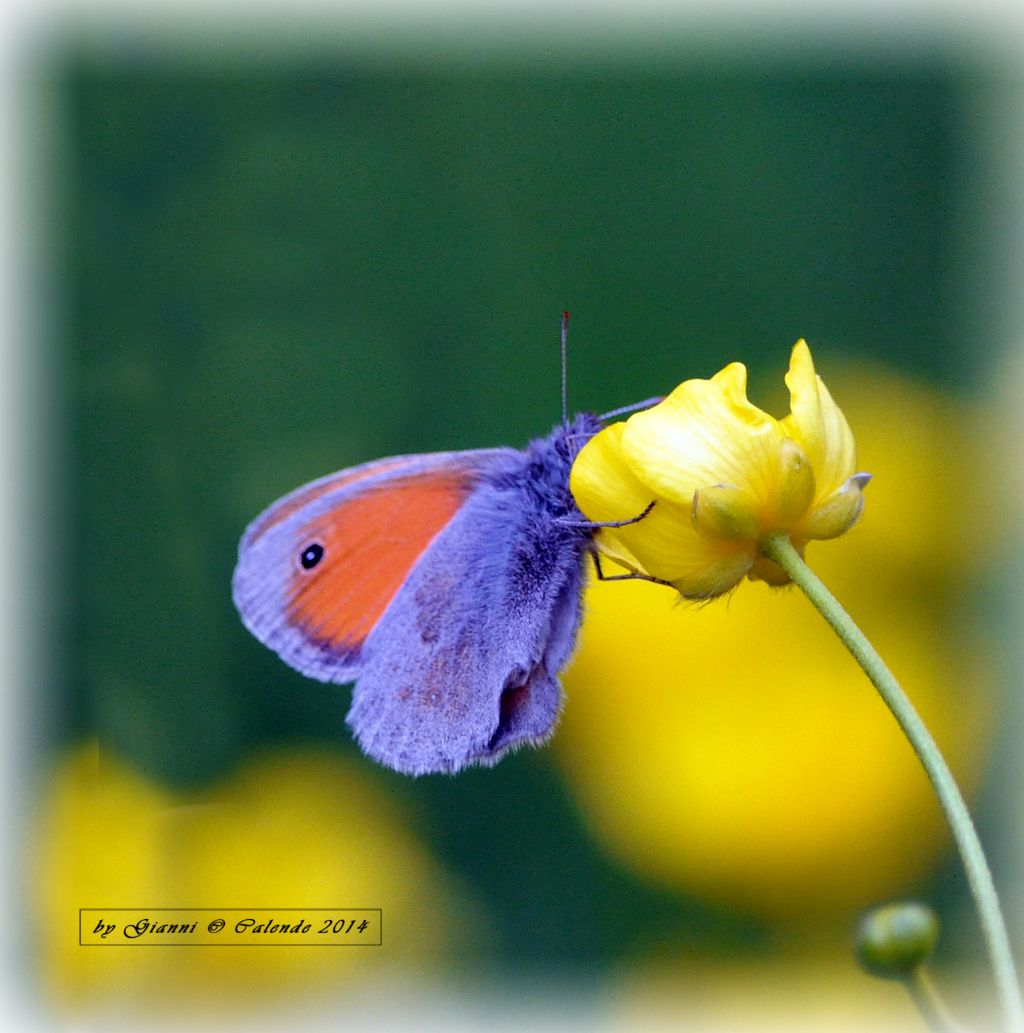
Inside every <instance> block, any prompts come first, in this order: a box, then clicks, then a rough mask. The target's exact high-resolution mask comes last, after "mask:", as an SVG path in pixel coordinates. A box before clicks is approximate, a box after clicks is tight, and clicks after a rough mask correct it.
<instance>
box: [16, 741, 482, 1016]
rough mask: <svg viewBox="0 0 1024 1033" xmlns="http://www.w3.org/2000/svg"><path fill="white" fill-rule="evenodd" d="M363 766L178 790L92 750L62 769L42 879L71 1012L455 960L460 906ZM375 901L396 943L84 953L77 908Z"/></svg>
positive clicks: (286, 769)
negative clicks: (450, 956) (450, 955)
mask: <svg viewBox="0 0 1024 1033" xmlns="http://www.w3.org/2000/svg"><path fill="white" fill-rule="evenodd" d="M409 825H410V822H409V820H408V817H407V816H406V815H404V814H403V813H402V812H401V810H400V809H399V808H398V807H396V806H395V805H394V804H393V802H392V801H391V800H390V799H389V798H388V797H387V796H386V795H385V794H384V793H383V792H382V791H381V789H380V787H379V786H378V785H376V784H375V783H374V781H373V778H372V775H371V776H368V775H367V769H366V766H365V765H352V764H349V763H348V762H347V761H346V760H344V759H342V758H340V757H337V756H335V755H333V754H330V753H328V752H326V751H321V750H306V751H299V750H294V749H293V750H287V751H271V752H267V753H265V754H263V755H260V756H257V757H256V758H254V759H253V760H252V761H251V762H249V763H247V764H246V765H244V766H243V767H242V768H241V769H240V770H238V771H237V772H236V773H235V774H233V775H232V776H230V777H229V778H226V779H225V780H223V781H222V782H220V783H218V784H216V785H214V786H213V787H211V788H210V789H208V790H205V791H203V792H201V793H200V792H192V793H187V794H186V793H171V792H169V791H167V790H164V789H161V788H159V787H158V786H156V785H155V784H153V783H151V782H150V781H148V780H147V779H145V778H143V777H141V776H140V775H139V774H138V773H136V772H135V771H133V770H132V768H131V767H129V766H128V765H127V764H125V763H123V762H122V761H120V760H118V759H117V758H115V757H111V756H110V755H109V754H108V753H106V752H104V754H103V756H102V759H101V758H100V755H99V751H98V749H97V747H96V745H95V744H90V745H87V746H83V747H80V748H78V749H76V750H74V751H72V752H70V753H69V754H67V755H66V756H65V757H64V758H63V760H62V761H61V762H60V763H59V764H58V765H57V766H56V768H55V770H54V771H53V774H52V777H51V779H50V783H49V786H48V790H47V793H46V796H45V803H44V808H43V813H42V815H41V821H40V826H39V834H38V839H37V859H36V863H35V866H34V871H35V877H34V882H35V894H36V913H37V916H38V923H37V928H38V942H39V949H40V952H41V960H42V967H43V972H44V975H45V979H46V982H47V984H48V986H49V988H50V990H51V992H52V996H53V997H54V998H55V1000H57V1001H58V1002H60V1003H62V1004H64V1005H65V1006H68V1007H72V1008H75V1007H87V1006H99V1007H106V1008H109V1007H111V1006H114V1007H116V1008H118V1009H121V1008H124V1007H130V1006H131V1004H132V1002H135V1003H136V1004H138V1003H142V1004H144V1005H146V1006H148V1005H149V1004H151V1003H154V1002H157V1003H159V1004H161V1005H162V1006H171V1005H174V1006H177V1007H187V1006H189V1005H190V1004H196V1003H202V1002H207V1003H210V1002H214V1003H215V1002H218V1001H221V1002H224V1003H237V1002H239V1001H246V1000H260V999H264V1000H265V999H266V998H267V997H268V996H272V995H281V994H287V993H291V994H293V995H294V994H295V993H297V992H299V991H302V993H303V1001H304V1002H305V1003H307V1004H308V1003H309V1001H310V996H309V994H310V991H313V992H315V993H321V994H327V993H329V992H334V991H336V990H337V989H338V987H339V986H341V985H345V984H351V982H352V980H354V979H356V978H359V979H361V980H366V979H368V978H378V977H380V976H381V975H382V974H386V975H387V976H390V977H394V978H409V977H410V976H415V975H416V974H417V973H418V972H421V971H423V970H430V969H431V968H432V967H433V966H434V965H435V964H436V963H437V962H438V961H439V960H443V958H444V957H445V956H446V954H447V953H448V952H449V949H450V946H451V944H452V941H453V937H454V936H456V935H457V930H458V927H459V925H460V918H459V915H460V914H461V913H462V911H461V910H460V909H462V908H463V901H462V900H461V897H460V895H459V893H458V892H456V891H455V890H454V888H453V886H452V883H451V881H450V880H449V879H448V878H447V877H446V876H445V875H444V874H443V873H442V872H441V871H439V870H438V868H437V867H436V865H435V864H434V863H433V862H432V860H431V859H430V857H429V856H428V855H427V854H426V853H425V852H424V851H423V849H422V848H421V847H420V845H419V844H418V843H417V841H416V839H415V836H414V835H413V834H412V833H411V832H410V829H409ZM324 906H338V907H373V908H381V909H383V924H384V944H385V946H384V948H382V949H377V948H372V949H371V948H366V949H359V948H339V947H308V948H303V949H298V948H277V947H266V948H259V949H254V948H252V947H226V946H225V947H202V946H171V947H159V946H150V947H82V946H79V943H78V909H79V908H83V907H85V908H96V907H101V908H115V907H132V908H136V907H154V908H156V907H174V908H182V907H204V908H210V907H214V908H217V907H223V908H239V907H253V908H256V907H263V908H281V907H294V908H298V907H318V908H322V907H324Z"/></svg>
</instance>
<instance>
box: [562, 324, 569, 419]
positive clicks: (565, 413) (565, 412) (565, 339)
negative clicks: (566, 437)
mask: <svg viewBox="0 0 1024 1033" xmlns="http://www.w3.org/2000/svg"><path fill="white" fill-rule="evenodd" d="M568 359H569V313H568V312H564V311H563V312H562V426H563V427H565V428H566V429H568V427H569V405H568V400H567V395H568V388H567V379H568V378H567V375H566V367H567V365H568Z"/></svg>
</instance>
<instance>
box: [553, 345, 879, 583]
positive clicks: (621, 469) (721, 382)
mask: <svg viewBox="0 0 1024 1033" xmlns="http://www.w3.org/2000/svg"><path fill="white" fill-rule="evenodd" d="M746 376H747V371H746V369H745V368H744V367H743V366H742V365H741V364H740V363H738V362H734V363H731V364H730V365H728V366H726V367H725V369H723V370H722V371H721V372H720V373H717V374H716V375H715V376H714V377H712V378H711V379H710V380H687V381H685V382H684V383H682V384H680V385H679V387H677V388H676V389H675V390H674V391H673V392H672V393H671V394H670V395H669V396H668V397H667V398H665V399H664V400H663V401H662V402H660V403H659V404H658V405H656V406H654V407H653V408H651V409H647V410H644V411H643V412H639V413H636V414H635V415H633V416H632V417H630V419H628V420H627V421H625V422H624V423H617V424H612V425H611V426H609V427H606V428H605V429H604V430H602V431H600V432H598V433H597V434H596V435H594V437H593V438H591V439H590V441H588V442H587V444H586V445H585V446H584V447H583V449H582V450H581V451H580V454H579V455H578V456H577V457H576V461H575V463H574V464H573V468H572V473H571V475H570V481H569V484H570V488H571V490H572V493H573V496H574V497H575V499H576V503H577V505H578V506H579V507H580V510H581V511H582V512H583V513H584V515H585V516H587V517H588V518H589V519H591V520H595V521H610V520H621V519H626V518H629V517H631V516H634V515H635V514H637V513H639V512H642V511H643V510H644V508H645V507H646V506H648V505H649V504H650V502H651V501H652V500H653V501H655V502H656V505H655V506H654V507H653V509H652V510H651V511H650V514H649V515H648V516H646V517H644V519H642V520H639V521H637V522H636V523H632V524H629V525H628V526H625V527H619V528H604V529H602V530H601V531H600V532H599V533H598V536H597V539H596V540H597V545H598V548H599V549H601V551H602V552H604V553H605V554H606V555H608V556H609V557H611V558H613V559H617V560H618V561H619V562H625V563H626V564H627V566H628V567H629V568H630V569H632V570H634V571H636V572H637V573H640V574H646V575H648V576H650V577H653V578H657V579H658V580H661V581H667V582H669V583H671V584H673V585H674V586H675V587H676V588H678V590H679V591H680V592H681V593H682V594H683V595H684V596H686V597H688V598H700V599H706V598H712V597H714V596H716V595H721V594H722V593H723V592H727V591H729V589H731V588H732V587H734V586H735V585H736V584H738V583H739V581H741V580H742V579H743V577H744V576H747V575H749V576H750V577H751V578H756V579H760V580H763V581H767V582H768V583H769V584H785V583H786V581H787V580H788V579H787V578H786V576H785V574H783V572H782V571H781V570H780V569H779V568H778V567H777V566H776V565H775V564H774V563H771V562H770V561H768V560H766V559H765V558H764V557H762V556H761V555H760V551H759V544H760V542H761V541H762V540H763V539H764V538H765V537H766V536H767V535H769V534H772V533H777V532H779V531H782V532H785V533H787V534H789V536H790V538H791V539H792V541H793V543H794V545H796V547H797V548H798V549H801V550H802V549H803V546H804V545H805V544H806V542H807V541H809V540H811V539H824V538H834V537H836V536H837V535H840V534H842V533H843V532H845V531H847V530H848V529H849V528H850V527H851V526H852V525H853V523H854V522H855V521H856V519H857V517H858V516H859V515H860V512H861V509H862V508H863V504H864V500H863V495H862V489H863V487H864V485H865V484H866V483H867V481H868V479H869V477H868V475H867V474H860V473H856V472H855V450H854V441H853V434H852V433H851V431H850V428H849V426H848V425H847V422H846V419H845V417H844V416H843V414H842V412H841V411H840V409H839V407H838V406H837V405H836V404H835V402H834V401H833V400H832V396H831V395H830V394H829V393H828V389H827V388H826V387H825V385H824V383H822V381H821V379H820V378H819V377H818V376H817V374H816V373H815V371H814V363H813V361H812V359H811V353H810V349H809V348H808V347H807V345H806V344H805V343H804V342H803V341H798V342H797V344H796V346H795V347H794V348H793V353H792V356H791V359H790V365H789V373H788V374H787V376H786V383H787V385H788V387H789V392H790V405H791V412H790V413H789V415H788V416H786V417H784V418H783V419H781V420H776V419H775V418H774V417H772V416H769V415H768V414H767V413H765V412H763V411H762V410H761V409H759V408H757V406H755V405H753V404H752V403H751V402H750V401H749V400H748V398H747V395H746Z"/></svg>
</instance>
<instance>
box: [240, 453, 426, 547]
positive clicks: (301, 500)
mask: <svg viewBox="0 0 1024 1033" xmlns="http://www.w3.org/2000/svg"><path fill="white" fill-rule="evenodd" d="M408 462H409V460H408V458H402V459H381V460H379V461H378V462H376V463H373V464H372V465H370V466H368V467H367V468H366V469H365V470H356V471H355V473H347V474H341V475H340V476H338V477H331V478H327V479H326V480H324V481H322V482H321V483H318V484H310V485H307V486H306V487H305V488H300V489H299V490H298V491H296V492H294V493H293V494H292V495H290V496H289V497H288V498H286V499H285V500H284V501H283V502H280V503H278V504H277V505H276V506H272V507H271V509H270V511H269V512H268V513H267V514H266V515H265V516H264V517H263V519H262V520H261V521H260V522H259V523H258V524H256V525H255V526H254V527H253V529H252V530H251V531H250V532H249V537H248V544H250V545H251V544H252V543H253V542H255V541H256V539H257V538H261V537H262V536H263V535H265V534H266V533H267V531H269V530H270V529H271V528H272V527H277V525H278V524H280V523H282V522H283V521H284V520H286V519H287V518H288V517H290V516H291V515H292V513H297V512H298V511H299V510H300V509H302V507H303V506H305V505H306V504H307V503H308V502H313V501H314V500H315V499H318V498H320V497H321V496H323V495H326V494H327V493H328V492H332V491H337V490H338V489H339V488H343V487H345V485H347V484H355V483H357V482H358V481H361V480H364V479H365V478H367V477H375V476H376V475H377V474H379V473H385V472H386V471H387V470H390V469H391V468H392V467H395V466H403V465H404V464H405V463H408Z"/></svg>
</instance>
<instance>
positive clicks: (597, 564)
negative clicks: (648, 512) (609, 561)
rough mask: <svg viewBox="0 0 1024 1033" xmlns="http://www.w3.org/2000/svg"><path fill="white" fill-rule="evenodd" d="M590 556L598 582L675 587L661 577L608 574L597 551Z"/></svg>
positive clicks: (594, 550) (593, 550)
mask: <svg viewBox="0 0 1024 1033" xmlns="http://www.w3.org/2000/svg"><path fill="white" fill-rule="evenodd" d="M652 505H653V503H652ZM590 555H591V556H592V557H593V560H594V570H596V571H597V580H598V581H650V582H651V583H652V584H655V585H668V587H669V588H672V587H673V585H672V582H671V581H662V580H661V578H660V577H651V576H650V574H637V573H636V572H635V571H634V572H633V573H630V574H606V573H605V572H604V571H603V570H602V569H601V557H600V555H599V554H598V551H597V549H591V551H590Z"/></svg>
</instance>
